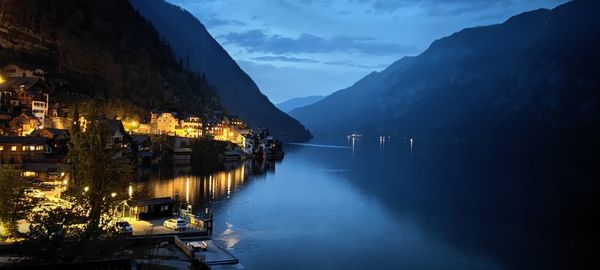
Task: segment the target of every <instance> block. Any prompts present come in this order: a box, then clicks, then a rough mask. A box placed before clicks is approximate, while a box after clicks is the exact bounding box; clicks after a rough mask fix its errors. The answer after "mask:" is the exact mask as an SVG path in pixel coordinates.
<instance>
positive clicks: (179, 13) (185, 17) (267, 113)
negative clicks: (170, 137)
mask: <svg viewBox="0 0 600 270" xmlns="http://www.w3.org/2000/svg"><path fill="white" fill-rule="evenodd" d="M130 2H131V3H132V4H133V5H134V6H135V8H136V9H137V10H138V11H139V12H140V14H141V15H142V16H144V17H145V18H146V19H147V20H148V21H150V22H151V23H152V25H154V26H155V27H156V29H158V32H159V33H160V35H161V36H162V37H163V38H164V39H165V40H166V41H168V43H169V44H170V46H171V47H172V48H173V50H174V51H175V54H176V56H177V57H178V58H179V59H181V61H182V63H184V65H187V66H188V68H189V69H190V70H191V71H194V72H196V73H197V74H199V75H205V76H206V78H207V80H208V82H209V84H210V85H211V86H213V87H214V89H215V91H216V92H217V94H218V95H219V100H220V101H221V102H222V104H223V106H224V107H225V108H226V109H227V110H228V112H229V113H231V114H236V115H239V116H240V117H242V118H243V119H244V120H246V121H247V122H249V124H250V125H252V126H262V127H268V128H270V130H271V131H272V133H273V134H274V135H275V136H277V137H279V138H282V139H284V140H286V141H302V140H306V139H308V138H310V136H311V135H310V133H309V132H308V130H306V129H305V128H304V127H303V126H302V125H301V124H300V123H299V122H298V121H297V120H295V119H293V118H292V117H290V116H288V115H287V114H285V113H283V112H281V111H280V110H279V109H277V108H276V107H275V105H273V104H272V103H271V102H270V101H269V99H268V98H267V97H266V96H265V95H263V94H262V93H261V92H260V90H259V88H258V86H257V85H256V84H255V83H254V81H253V80H252V79H251V78H250V76H248V74H246V73H245V72H244V71H243V70H242V69H241V68H240V67H239V66H238V65H237V63H236V62H235V61H234V60H233V59H232V58H231V57H230V56H229V54H228V53H227V52H226V51H225V50H224V49H223V48H222V47H221V45H219V43H218V42H217V41H216V40H215V39H214V38H213V37H212V36H211V35H210V34H209V33H208V31H207V30H206V28H205V27H204V25H202V23H201V22H200V21H199V20H198V19H197V18H195V17H194V16H193V15H192V14H191V13H189V12H187V11H185V10H184V9H182V8H180V7H177V6H175V5H172V4H170V3H167V2H165V1H164V0H154V1H148V0H130Z"/></svg>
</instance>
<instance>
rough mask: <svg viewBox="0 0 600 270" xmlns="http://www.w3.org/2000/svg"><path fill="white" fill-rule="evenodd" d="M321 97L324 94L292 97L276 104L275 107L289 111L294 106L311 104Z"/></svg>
mask: <svg viewBox="0 0 600 270" xmlns="http://www.w3.org/2000/svg"><path fill="white" fill-rule="evenodd" d="M323 98H324V96H307V97H297V98H292V99H289V100H286V101H284V102H281V103H279V104H277V108H279V109H280V110H281V111H284V112H289V111H291V110H293V109H296V108H300V107H304V106H308V105H311V104H313V103H315V102H318V101H319V100H321V99H323Z"/></svg>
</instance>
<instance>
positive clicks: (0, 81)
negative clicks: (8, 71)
mask: <svg viewBox="0 0 600 270" xmlns="http://www.w3.org/2000/svg"><path fill="white" fill-rule="evenodd" d="M4 82H6V80H4V78H2V75H0V84H3V83H4Z"/></svg>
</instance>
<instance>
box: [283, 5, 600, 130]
mask: <svg viewBox="0 0 600 270" xmlns="http://www.w3.org/2000/svg"><path fill="white" fill-rule="evenodd" d="M598 14H600V3H599V2H597V1H583V0H579V1H572V2H568V3H565V4H563V5H561V6H558V7H556V8H555V9H553V10H547V9H540V10H535V11H531V12H526V13H523V14H520V15H517V16H514V17H512V18H510V19H508V20H507V21H505V22H504V23H502V24H498V25H491V26H485V27H475V28H469V29H464V30H462V31H460V32H458V33H455V34H453V35H451V36H449V37H445V38H442V39H440V40H437V41H435V42H433V43H432V44H431V46H430V47H429V48H428V49H427V50H426V51H424V52H423V53H422V54H420V55H418V56H415V57H407V58H403V59H401V60H399V61H398V62H396V63H394V64H393V65H391V66H390V67H388V68H387V69H386V70H384V71H382V72H374V73H371V74H369V75H368V76H366V77H365V78H363V79H361V80H360V81H358V82H357V83H355V84H354V85H353V86H351V87H349V88H347V89H343V90H340V91H338V92H335V93H334V94H332V95H330V96H328V97H326V98H325V99H323V100H321V101H319V102H317V103H315V104H313V105H310V106H307V107H303V108H297V109H295V110H293V111H291V112H290V115H292V116H293V117H295V118H296V119H298V120H300V121H301V122H302V123H304V124H305V125H307V126H308V127H309V128H310V129H311V131H312V132H313V133H315V134H343V133H347V132H350V131H353V130H357V131H359V132H363V133H371V134H400V135H404V136H422V137H423V136H424V137H440V138H446V139H452V140H454V139H455V138H456V139H459V138H463V139H475V140H478V139H481V138H488V137H494V138H502V137H515V138H516V137H521V138H523V137H536V136H552V135H553V134H559V133H560V134H570V135H575V134H577V135H580V136H582V137H588V138H591V137H590V136H592V135H591V134H598V131H599V130H600V128H599V127H600V62H599V61H595V60H593V59H600V50H598V48H600V20H597V16H598Z"/></svg>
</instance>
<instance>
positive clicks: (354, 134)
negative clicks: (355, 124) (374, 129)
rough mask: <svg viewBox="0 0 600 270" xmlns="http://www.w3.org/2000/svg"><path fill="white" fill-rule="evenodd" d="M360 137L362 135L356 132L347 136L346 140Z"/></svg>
mask: <svg viewBox="0 0 600 270" xmlns="http://www.w3.org/2000/svg"><path fill="white" fill-rule="evenodd" d="M361 137H362V134H358V133H356V132H354V133H352V134H350V135H348V138H361Z"/></svg>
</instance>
